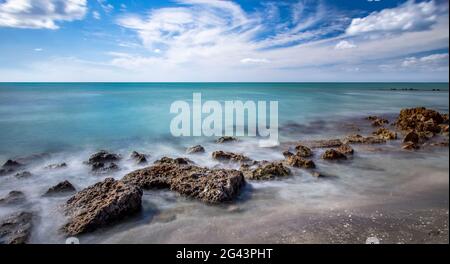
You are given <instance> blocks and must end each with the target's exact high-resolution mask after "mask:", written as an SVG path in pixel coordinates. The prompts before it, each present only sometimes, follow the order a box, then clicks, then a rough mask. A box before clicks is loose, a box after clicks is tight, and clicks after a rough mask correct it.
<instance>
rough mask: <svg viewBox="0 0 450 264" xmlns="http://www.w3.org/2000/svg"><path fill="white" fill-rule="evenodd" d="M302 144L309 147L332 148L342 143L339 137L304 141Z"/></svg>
mask: <svg viewBox="0 0 450 264" xmlns="http://www.w3.org/2000/svg"><path fill="white" fill-rule="evenodd" d="M302 144H303V145H306V146H308V147H310V148H334V147H339V146H340V145H342V141H341V140H340V139H324V140H310V141H304V142H302Z"/></svg>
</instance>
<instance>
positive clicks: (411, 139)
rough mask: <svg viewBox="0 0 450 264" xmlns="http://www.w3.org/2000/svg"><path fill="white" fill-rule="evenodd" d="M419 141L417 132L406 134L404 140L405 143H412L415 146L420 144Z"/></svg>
mask: <svg viewBox="0 0 450 264" xmlns="http://www.w3.org/2000/svg"><path fill="white" fill-rule="evenodd" d="M419 140H420V139H419V135H417V133H416V132H414V131H411V132H409V133H408V134H406V136H405V137H404V138H403V143H406V142H412V143H414V144H417V143H419Z"/></svg>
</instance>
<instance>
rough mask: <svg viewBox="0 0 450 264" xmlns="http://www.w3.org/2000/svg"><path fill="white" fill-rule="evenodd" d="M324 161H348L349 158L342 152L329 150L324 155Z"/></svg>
mask: <svg viewBox="0 0 450 264" xmlns="http://www.w3.org/2000/svg"><path fill="white" fill-rule="evenodd" d="M322 159H324V160H345V159H347V156H345V155H344V154H342V153H341V152H339V151H337V150H335V149H327V150H326V151H325V152H324V153H323V154H322Z"/></svg>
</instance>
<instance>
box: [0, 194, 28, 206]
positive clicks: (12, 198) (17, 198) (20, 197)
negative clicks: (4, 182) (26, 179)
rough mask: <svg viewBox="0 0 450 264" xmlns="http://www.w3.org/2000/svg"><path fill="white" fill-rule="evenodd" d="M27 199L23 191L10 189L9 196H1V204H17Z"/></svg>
mask: <svg viewBox="0 0 450 264" xmlns="http://www.w3.org/2000/svg"><path fill="white" fill-rule="evenodd" d="M25 201H26V197H25V194H24V193H23V192H21V191H10V192H9V193H8V195H7V196H5V197H3V198H0V205H17V204H22V203H24V202H25Z"/></svg>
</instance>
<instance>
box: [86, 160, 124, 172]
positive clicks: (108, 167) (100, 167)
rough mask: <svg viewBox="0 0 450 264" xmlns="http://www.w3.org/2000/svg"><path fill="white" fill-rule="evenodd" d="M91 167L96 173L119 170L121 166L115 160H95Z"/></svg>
mask: <svg viewBox="0 0 450 264" xmlns="http://www.w3.org/2000/svg"><path fill="white" fill-rule="evenodd" d="M91 169H92V171H93V172H95V173H108V172H112V171H118V170H119V166H117V164H115V163H114V162H111V163H107V164H105V163H103V162H95V163H93V164H92V165H91Z"/></svg>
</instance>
